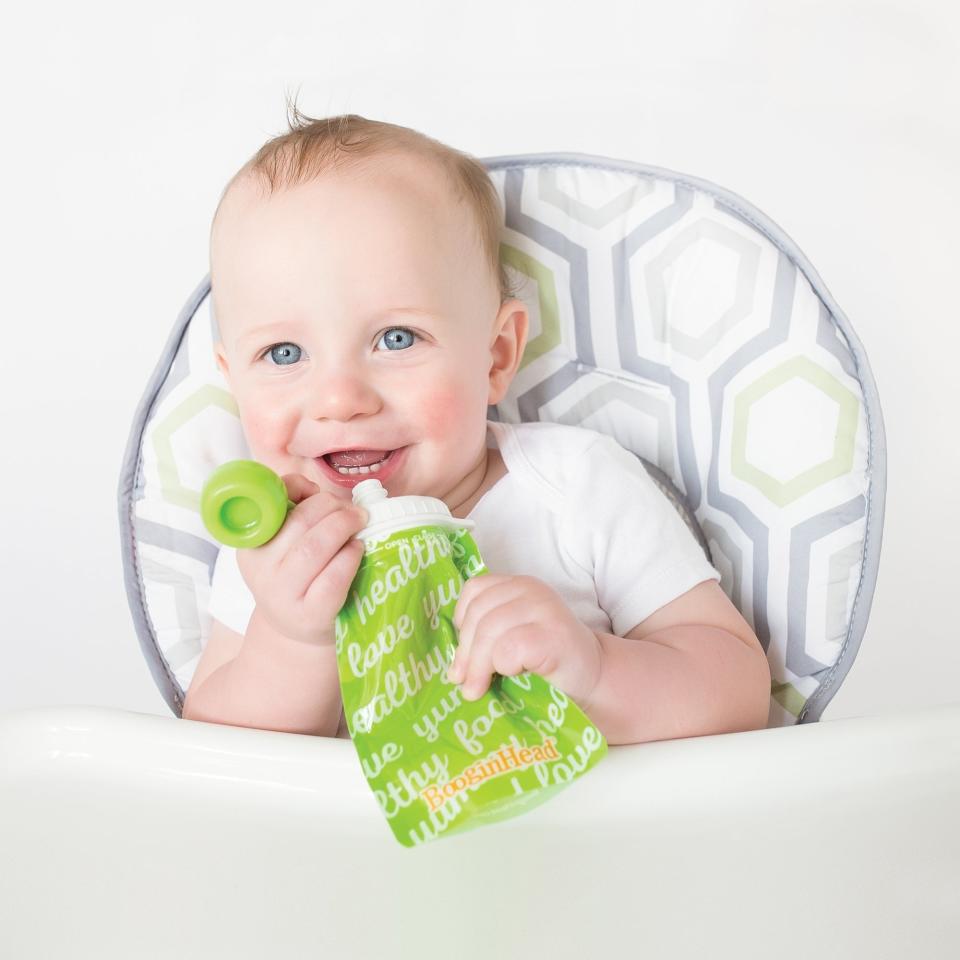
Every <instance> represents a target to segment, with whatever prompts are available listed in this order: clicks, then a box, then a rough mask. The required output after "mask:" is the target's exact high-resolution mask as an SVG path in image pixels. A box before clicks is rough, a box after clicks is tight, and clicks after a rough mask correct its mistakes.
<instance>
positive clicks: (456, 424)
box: [421, 384, 486, 435]
mask: <svg viewBox="0 0 960 960" xmlns="http://www.w3.org/2000/svg"><path fill="white" fill-rule="evenodd" d="M421 409H422V410H423V417H424V420H425V421H426V422H427V425H428V428H429V430H430V433H432V434H437V435H444V434H448V433H450V431H451V430H455V429H457V428H462V427H463V425H464V423H465V422H467V420H468V418H469V417H470V416H471V415H476V414H475V411H476V410H477V409H482V410H483V411H484V413H485V411H486V408H485V407H481V406H479V405H478V404H477V403H476V402H473V403H471V402H470V397H469V396H468V394H467V388H466V387H465V386H464V385H462V384H440V385H435V387H434V389H433V390H431V391H430V394H429V401H427V400H426V399H425V401H424V403H423V404H422V407H421Z"/></svg>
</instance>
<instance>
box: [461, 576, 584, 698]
mask: <svg viewBox="0 0 960 960" xmlns="http://www.w3.org/2000/svg"><path fill="white" fill-rule="evenodd" d="M453 625H454V626H455V627H456V628H457V630H458V631H459V634H460V637H459V645H458V647H457V653H456V656H455V657H454V660H453V663H452V664H451V665H450V668H449V669H448V671H447V677H448V679H449V680H451V681H452V682H453V683H459V682H460V681H461V680H462V681H463V683H462V689H461V692H462V695H463V697H464V699H465V700H476V699H478V698H479V697H481V696H482V695H483V694H484V693H485V692H486V690H487V688H488V687H489V686H490V678H491V675H492V674H493V673H499V674H500V675H501V676H505V677H511V676H515V675H516V674H518V673H523V672H524V671H527V670H529V671H531V672H533V673H536V674H539V675H540V676H541V677H543V678H544V679H545V680H546V681H548V682H549V683H552V684H553V685H554V686H555V687H558V688H559V689H560V690H562V691H563V692H564V693H566V694H568V695H569V696H570V697H572V698H573V699H574V700H584V699H586V697H587V696H588V695H589V693H590V692H591V691H592V690H593V688H594V686H595V685H596V682H597V680H598V678H599V676H600V641H599V640H598V639H597V636H596V635H595V634H594V633H593V631H592V630H590V628H589V627H586V626H584V624H582V623H581V622H580V621H579V620H578V619H577V618H576V617H575V616H574V614H573V612H572V611H571V610H570V608H569V607H568V606H567V605H566V603H565V602H564V600H563V598H562V597H561V596H560V595H559V594H558V593H557V592H556V591H555V590H554V589H553V588H552V587H549V586H548V585H547V584H545V583H544V582H543V581H542V580H538V579H537V578H536V577H510V576H501V575H497V574H491V573H485V574H483V575H481V576H478V577H474V578H472V579H470V580H468V581H467V582H466V583H465V584H464V585H463V590H462V592H461V593H460V598H459V599H458V600H457V606H456V608H455V610H454V614H453Z"/></svg>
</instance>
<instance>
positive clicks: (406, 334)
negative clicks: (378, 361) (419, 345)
mask: <svg viewBox="0 0 960 960" xmlns="http://www.w3.org/2000/svg"><path fill="white" fill-rule="evenodd" d="M416 339H417V334H415V333H414V332H413V331H412V330H408V329H407V328H406V327H391V328H390V329H389V330H387V332H386V333H384V335H383V336H382V337H381V338H380V339H379V341H377V342H378V343H386V345H387V349H388V350H405V349H406V348H407V347H412V346H413V344H414V342H415V340H416Z"/></svg>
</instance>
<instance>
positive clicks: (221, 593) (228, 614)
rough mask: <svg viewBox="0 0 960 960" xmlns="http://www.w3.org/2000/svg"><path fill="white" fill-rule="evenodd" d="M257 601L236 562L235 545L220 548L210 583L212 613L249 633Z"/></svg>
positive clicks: (235, 629) (231, 627)
mask: <svg viewBox="0 0 960 960" xmlns="http://www.w3.org/2000/svg"><path fill="white" fill-rule="evenodd" d="M255 606H256V601H255V600H254V598H253V594H252V593H251V592H250V588H249V587H248V586H247V584H246V582H245V581H244V579H243V575H242V574H241V573H240V567H239V566H238V565H237V551H236V549H235V548H234V547H223V546H222V547H221V548H220V552H219V553H218V554H217V562H216V563H215V564H214V567H213V582H212V583H211V585H210V607H209V613H210V616H211V617H213V618H214V619H215V620H219V621H220V622H221V623H222V624H223V625H224V626H225V627H229V628H230V629H231V630H233V631H234V632H236V633H239V634H243V635H246V632H247V625H248V624H249V622H250V617H251V616H252V614H253V608H254V607H255Z"/></svg>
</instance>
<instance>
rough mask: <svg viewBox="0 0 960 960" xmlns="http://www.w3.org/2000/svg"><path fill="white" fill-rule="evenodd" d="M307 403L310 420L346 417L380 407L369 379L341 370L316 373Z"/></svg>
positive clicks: (375, 410) (368, 413) (365, 413)
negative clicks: (323, 373) (321, 373)
mask: <svg viewBox="0 0 960 960" xmlns="http://www.w3.org/2000/svg"><path fill="white" fill-rule="evenodd" d="M307 402H308V405H309V415H310V416H311V417H312V418H313V419H314V420H350V419H352V418H353V417H357V416H369V415H370V414H372V413H376V412H377V411H378V410H379V409H380V406H381V398H380V393H379V391H378V390H377V389H376V386H375V384H373V383H372V382H371V381H370V379H369V378H367V377H364V376H361V375H358V374H356V373H352V372H350V371H342V370H341V371H335V370H334V371H329V370H328V371H327V373H326V374H325V375H322V376H318V377H317V378H316V380H315V381H314V382H313V383H312V384H311V388H310V396H309V399H308V401H307Z"/></svg>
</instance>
